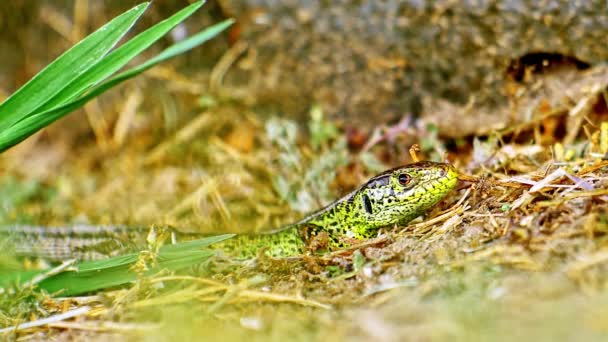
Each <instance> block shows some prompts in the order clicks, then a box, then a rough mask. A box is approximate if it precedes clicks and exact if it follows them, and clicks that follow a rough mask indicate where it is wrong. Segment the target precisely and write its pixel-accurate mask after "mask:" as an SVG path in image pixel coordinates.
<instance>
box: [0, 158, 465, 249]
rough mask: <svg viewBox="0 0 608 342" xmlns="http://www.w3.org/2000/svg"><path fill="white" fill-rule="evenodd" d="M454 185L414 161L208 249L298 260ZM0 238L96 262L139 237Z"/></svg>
mask: <svg viewBox="0 0 608 342" xmlns="http://www.w3.org/2000/svg"><path fill="white" fill-rule="evenodd" d="M457 181H458V173H457V171H456V169H455V168H454V167H453V166H451V165H450V164H445V163H434V162H418V163H414V164H409V165H405V166H401V167H397V168H395V169H392V170H388V171H385V172H383V173H381V174H379V175H377V176H375V177H373V178H371V179H370V180H369V181H367V182H366V183H365V184H363V185H362V186H361V187H359V188H358V189H356V190H355V191H353V192H351V193H349V194H348V195H346V196H344V197H342V198H340V199H338V200H337V201H335V202H333V203H331V204H329V205H328V206H326V207H324V208H323V209H320V210H318V211H316V212H314V213H312V214H310V215H308V216H306V217H304V218H303V219H302V220H300V221H298V222H296V223H293V224H290V225H287V226H284V227H282V228H279V229H276V230H274V231H269V232H265V233H259V234H243V235H238V236H236V237H234V238H232V239H228V240H226V241H222V242H219V243H217V244H214V245H212V246H211V247H212V248H214V249H219V250H222V251H223V252H224V253H225V254H227V255H229V256H233V257H235V258H240V259H243V258H252V257H255V256H257V255H258V254H259V253H260V251H262V250H265V251H266V253H267V254H268V255H269V256H272V257H290V256H296V255H301V254H305V253H306V252H307V251H309V250H311V249H313V248H312V246H313V245H319V244H320V246H316V248H315V249H323V250H336V249H341V248H345V247H348V246H350V245H352V244H354V243H357V242H358V241H362V240H366V239H369V238H372V237H374V236H376V235H377V233H378V230H379V229H380V228H384V227H392V226H396V225H405V224H406V223H408V222H409V221H411V220H412V219H414V218H416V217H417V216H420V215H421V214H422V213H424V212H425V211H426V210H428V209H429V208H431V207H432V206H433V205H435V204H436V203H438V202H439V201H441V200H442V199H443V198H444V197H445V196H446V195H447V194H448V193H449V192H450V191H451V190H452V189H453V188H454V187H455V186H456V183H457ZM19 230H21V233H22V234H21V235H22V236H19V233H20V232H19ZM96 231H97V232H99V233H101V235H99V234H96ZM7 233H8V234H7ZM11 233H12V234H11ZM3 234H4V235H9V236H10V235H12V241H13V242H14V244H15V246H16V251H17V253H18V254H22V255H29V256H32V255H36V254H39V255H40V256H41V257H47V258H50V259H56V260H57V259H65V258H68V257H70V256H71V255H70V254H71V252H75V251H79V252H84V253H75V254H78V255H79V256H81V257H82V256H85V257H87V258H91V257H94V258H99V257H100V255H99V254H102V255H103V254H104V253H99V251H101V250H102V249H106V250H107V249H113V250H112V251H110V253H106V254H108V255H115V254H116V253H115V252H117V251H118V250H119V249H120V247H124V246H125V245H133V244H136V243H135V241H136V240H137V239H140V240H141V235H142V232H141V231H134V230H132V229H130V228H128V227H106V228H101V229H100V227H94V226H79V227H78V226H77V227H73V228H71V230H69V229H68V230H67V231H66V230H65V229H61V228H50V229H47V228H43V227H29V226H23V227H21V228H19V227H15V228H13V229H11V228H10V227H9V228H7V227H0V235H3ZM199 237H200V236H199ZM123 240H124V241H123ZM45 241H47V242H45ZM48 241H52V243H49V242H48ZM62 241H63V246H62ZM313 241H314V242H315V243H313ZM319 241H321V243H319ZM101 246H103V248H101ZM131 247H132V246H131ZM85 253H87V254H85ZM72 257H73V256H72Z"/></svg>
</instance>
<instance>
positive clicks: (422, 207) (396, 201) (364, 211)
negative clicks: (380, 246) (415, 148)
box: [352, 162, 458, 234]
mask: <svg viewBox="0 0 608 342" xmlns="http://www.w3.org/2000/svg"><path fill="white" fill-rule="evenodd" d="M457 182H458V172H457V171H456V169H455V168H454V167H453V166H452V165H450V164H446V163H434V162H418V163H414V164H408V165H404V166H400V167H397V168H394V169H392V170H388V171H385V172H383V173H381V174H379V175H377V176H375V177H373V178H371V179H370V180H369V181H368V182H367V183H365V185H363V186H362V187H361V189H360V190H359V191H358V192H357V193H356V194H355V195H354V196H353V198H352V200H353V201H354V204H355V205H356V207H357V209H358V212H359V213H361V215H362V216H363V219H364V220H365V222H366V224H365V226H366V229H367V230H369V229H375V228H381V227H387V226H391V225H395V224H405V223H407V222H409V221H411V220H412V219H414V218H416V217H417V216H420V215H421V214H422V213H423V212H424V211H426V210H427V209H429V208H431V207H432V206H433V205H435V204H437V202H439V201H441V200H442V199H443V198H444V197H445V196H446V195H447V194H448V193H449V192H450V191H451V190H452V189H454V187H455V186H456V183H457ZM360 233H362V234H365V233H368V232H360Z"/></svg>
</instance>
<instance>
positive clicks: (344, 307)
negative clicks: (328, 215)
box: [0, 2, 608, 341]
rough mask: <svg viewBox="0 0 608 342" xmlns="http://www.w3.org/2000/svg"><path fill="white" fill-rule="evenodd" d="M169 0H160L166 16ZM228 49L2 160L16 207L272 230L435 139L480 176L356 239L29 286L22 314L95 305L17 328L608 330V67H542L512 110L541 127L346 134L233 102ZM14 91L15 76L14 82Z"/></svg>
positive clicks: (63, 335) (40, 215) (405, 336)
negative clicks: (64, 287) (66, 293)
mask: <svg viewBox="0 0 608 342" xmlns="http://www.w3.org/2000/svg"><path fill="white" fill-rule="evenodd" d="M83 3H86V2H83ZM57 8H61V6H57ZM57 8H55V10H56V11H57V12H56V13H55V14H57V15H58V16H59V17H53V16H50V17H49V18H47V21H45V22H44V24H46V25H48V27H50V28H51V30H55V31H56V34H53V37H52V39H50V40H49V41H51V42H55V43H53V44H55V45H63V44H68V43H66V41H68V42H70V43H71V42H73V41H72V40H71V39H72V38H71V36H66V32H62V31H61V30H60V29H59V27H61V26H60V24H61V20H62V17H61V15H63V16H64V17H63V19H65V20H71V19H69V18H71V17H70V14H69V12H65V11H64V12H61V10H59V9H57ZM156 11H158V12H156ZM160 11H162V9H161V8H152V13H153V14H152V15H151V16H152V17H154V16H156V15H159V14H158V13H159V12H160ZM51 13H53V12H51ZM62 13H63V14H62ZM76 13H77V11H76ZM75 27H76V29H74V30H76V31H77V29H78V28H79V26H75ZM32 30H33V31H35V30H36V29H35V28H32ZM3 34H4V33H3ZM57 42H62V43H57ZM68 45H69V44H68ZM53 46H54V45H53ZM221 47H222V43H221V42H218V43H216V44H215V45H212V47H210V49H217V50H218V51H220V50H222V49H221ZM205 48H206V47H203V49H205ZM60 49H61V48H59V47H56V48H54V49H52V50H53V51H59V50H60ZM211 51H213V50H211ZM227 51H228V52H227V54H228V55H227V54H224V55H223V57H221V58H220V59H219V62H218V63H209V65H194V66H193V65H192V64H189V63H188V61H187V59H188V57H184V58H181V59H178V60H176V61H175V62H174V63H172V64H167V65H165V66H163V67H159V68H155V69H154V70H151V71H150V72H148V73H147V74H145V75H144V76H143V77H140V78H139V79H137V80H135V81H133V82H130V83H128V84H127V85H125V86H123V87H121V88H120V89H117V90H115V91H113V92H111V93H110V94H108V95H106V96H104V97H102V98H101V99H99V101H95V102H92V103H90V104H89V105H87V107H86V108H85V109H84V110H82V111H80V112H78V113H74V114H73V115H72V116H70V117H68V118H66V119H64V120H62V121H60V122H58V123H56V124H55V125H53V126H52V127H50V128H49V129H46V130H45V131H43V132H41V133H39V134H37V135H36V136H33V137H31V138H30V139H28V140H27V141H25V142H23V143H22V144H20V145H19V146H17V147H15V148H13V149H12V150H10V151H8V152H7V153H5V154H3V155H2V158H1V159H0V169H1V170H2V174H1V176H0V184H1V185H2V189H4V190H3V191H4V194H3V197H4V198H3V199H2V211H1V215H2V217H1V218H2V221H3V222H5V223H6V222H15V221H19V222H33V223H36V224H40V225H62V224H66V223H70V222H90V223H104V224H106V223H113V224H114V223H124V224H148V225H151V224H159V225H171V226H174V227H177V228H178V229H186V230H189V231H192V230H195V231H205V232H212V231H213V232H243V231H256V230H261V229H266V228H272V227H276V226H279V225H280V224H281V223H285V222H289V221H292V220H294V219H297V218H298V217H300V216H301V215H302V214H303V213H305V212H308V211H310V210H313V209H315V208H316V207H318V206H320V205H323V204H326V203H328V201H330V200H331V199H333V198H335V197H337V196H339V195H341V194H343V193H346V192H347V191H348V190H350V189H352V188H354V187H356V186H357V185H358V184H360V183H361V182H362V181H364V180H365V179H366V178H367V177H369V176H370V175H373V174H374V173H375V172H377V171H379V170H381V169H383V168H388V167H391V166H395V165H398V164H402V163H406V162H409V161H410V160H409V155H408V153H407V151H408V149H409V147H410V146H409V145H410V144H412V143H418V144H420V145H421V146H422V152H421V155H420V157H422V158H428V159H435V160H441V159H446V158H447V159H449V160H450V161H451V162H452V163H454V165H455V166H456V167H457V168H458V169H459V170H460V171H461V172H462V174H463V175H464V177H463V180H462V182H461V186H459V188H458V190H457V191H454V192H453V193H452V194H451V195H449V196H448V197H447V198H446V199H445V200H444V201H443V202H442V203H441V204H440V205H439V206H438V207H437V208H435V209H434V210H433V211H432V212H431V213H429V214H428V215H427V217H425V218H424V219H420V220H418V221H415V222H413V223H412V224H411V225H410V226H408V227H400V228H399V229H396V230H391V231H386V232H384V235H382V236H381V237H380V238H379V239H378V240H375V241H371V242H370V243H368V244H366V245H364V246H361V247H360V248H359V249H358V250H357V251H346V252H344V253H335V254H332V255H329V256H326V257H324V258H302V259H298V260H287V261H284V260H283V261H277V260H266V259H261V260H259V261H258V262H256V263H247V264H244V265H243V264H234V263H232V262H231V261H229V260H216V261H214V262H213V263H212V264H211V265H207V267H205V268H202V267H201V268H197V269H192V270H189V271H188V272H186V274H179V275H176V274H169V273H163V274H159V275H157V276H154V277H151V278H142V279H141V280H139V281H138V282H137V283H136V284H134V285H133V286H132V287H129V288H124V289H118V290H113V291H106V292H103V293H96V294H92V295H90V296H86V297H78V298H52V297H51V296H48V295H46V294H32V293H31V292H28V291H29V290H26V289H24V290H23V292H18V293H17V294H18V295H22V297H18V296H17V295H15V294H13V295H11V297H9V298H3V299H2V302H1V303H0V305H2V306H1V307H0V310H2V311H0V324H2V325H3V326H10V325H13V324H17V323H23V322H24V321H36V320H38V319H42V318H44V317H48V316H51V315H53V314H57V313H74V314H75V316H76V317H75V318H68V319H65V320H58V321H54V322H50V323H48V324H44V325H42V326H41V327H36V328H32V329H25V330H22V331H21V332H19V333H17V334H11V335H7V336H9V338H23V339H30V338H31V339H33V340H43V339H48V338H55V339H58V340H70V339H77V338H87V339H92V340H107V339H110V338H112V339H115V340H121V339H124V340H130V339H135V338H145V339H148V340H169V339H178V338H180V339H185V338H190V339H191V338H194V337H196V338H199V339H212V338H214V339H219V338H222V339H228V340H242V339H245V338H247V339H251V340H286V339H289V340H342V339H350V340H370V339H378V340H386V341H402V340H447V339H450V340H463V341H465V340H466V341H470V340H488V339H491V340H515V339H520V338H521V339H526V340H574V339H577V340H579V339H580V340H600V339H602V338H606V337H607V336H608V323H607V322H608V309H607V308H608V276H607V275H608V273H607V272H608V212H607V211H608V206H607V202H608V190H606V189H608V161H606V155H607V152H608V115H607V114H608V110H607V106H606V103H607V99H608V90H607V88H606V74H607V73H606V70H605V68H604V67H602V66H596V67H594V68H592V69H591V70H587V71H580V70H576V71H572V70H568V71H566V74H567V75H569V76H568V77H572V78H568V80H572V81H569V82H568V83H567V84H564V83H563V81H564V77H565V76H563V75H564V74H563V73H562V72H564V71H563V70H559V71H558V72H560V74H558V75H559V76H555V74H549V75H546V77H545V76H538V75H534V76H532V75H530V78H529V79H527V80H526V83H514V84H513V85H512V88H511V89H510V91H511V93H512V94H514V95H513V97H512V98H511V99H510V100H513V101H511V102H510V103H509V105H505V107H504V108H503V110H504V111H508V110H510V111H512V114H513V116H516V117H518V118H522V117H526V120H525V121H523V122H522V123H520V124H518V125H511V126H509V127H505V128H503V129H501V130H499V131H496V132H494V134H489V135H486V136H482V137H480V136H470V135H463V136H459V137H457V138H450V139H448V138H446V135H449V136H451V137H454V136H457V134H453V133H454V132H449V134H442V132H441V130H440V131H437V126H434V125H427V124H423V123H422V121H417V120H416V119H415V118H413V117H410V118H407V117H406V119H404V120H402V121H401V122H400V123H399V124H395V125H389V124H386V123H379V124H378V125H377V126H375V127H360V128H359V129H358V130H353V129H352V128H349V129H348V130H347V129H345V128H343V126H341V125H338V124H335V123H332V122H330V121H329V120H327V119H326V118H325V117H324V116H323V108H322V107H317V106H315V104H314V103H310V104H309V107H310V108H311V110H310V115H309V116H308V117H307V118H306V120H303V121H299V122H296V121H292V120H289V119H287V118H285V116H284V115H281V113H274V112H271V111H268V112H266V111H264V109H263V108H260V107H254V106H250V105H249V104H248V103H247V102H246V101H243V102H239V101H236V102H235V101H233V100H232V99H228V100H226V99H224V98H222V96H220V95H219V94H223V93H226V92H230V88H223V85H222V84H221V75H222V73H223V72H225V71H226V70H225V68H230V67H231V62H230V59H231V58H232V57H231V56H230V55H229V54H230V53H232V52H234V49H230V50H227ZM230 51H232V52H230ZM23 53H24V54H26V59H27V60H34V61H37V63H42V64H43V62H45V61H43V62H40V59H41V57H36V55H28V54H29V53H31V54H35V53H36V52H27V51H26V52H23ZM210 54H212V52H210ZM218 56H219V54H218ZM222 63H224V64H222ZM203 64H204V63H203ZM253 67H254V70H255V66H253ZM28 68H30V69H33V70H35V69H37V67H36V66H31V65H28ZM0 71H1V72H0V73H2V74H3V75H12V76H3V77H5V78H11V79H21V78H22V77H21V76H23V75H22V73H23V70H12V69H7V68H2V69H1V70H0ZM552 72H553V71H552ZM13 73H14V74H13ZM25 74H27V75H28V76H29V75H30V74H31V72H29V71H27V72H25ZM543 77H545V78H543ZM25 78H27V77H25ZM218 80H219V81H218ZM15 82H16V83H18V82H17V81H15ZM556 82H562V83H556ZM218 87H220V88H221V91H220V90H218ZM12 90H14V87H8V86H2V88H0V92H1V93H2V94H9V93H10V92H11V91H12ZM444 109H445V108H444ZM470 110H471V111H474V108H471V109H470ZM438 113H441V114H442V115H443V118H444V119H446V120H447V119H448V117H447V115H451V114H450V112H449V108H447V109H446V111H444V112H438ZM287 116H290V117H293V116H291V115H287ZM429 117H432V116H429ZM449 119H451V120H460V119H459V118H458V117H453V116H452V117H449ZM462 120H465V119H462ZM480 125H481V124H480ZM483 126H485V127H487V124H486V123H484V124H483ZM3 258H4V259H6V260H4V259H3V260H0V262H4V263H5V264H7V265H12V267H20V266H19V265H20V261H17V260H14V259H12V258H10V257H8V256H7V257H3ZM17 297H18V298H17ZM9 306H10V309H7V307H9Z"/></svg>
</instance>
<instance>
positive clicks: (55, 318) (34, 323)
mask: <svg viewBox="0 0 608 342" xmlns="http://www.w3.org/2000/svg"><path fill="white" fill-rule="evenodd" d="M89 310H91V307H89V306H83V307H80V308H77V309H74V310H70V311H68V312H64V313H62V314H58V315H53V316H50V317H47V318H43V319H39V320H36V321H32V322H27V323H23V324H21V325H14V326H12V327H8V328H4V329H0V334H6V333H10V332H14V331H18V330H25V329H31V328H36V327H41V326H44V325H48V324H51V323H55V322H60V321H63V320H66V319H70V318H74V317H77V316H80V315H83V314H85V313H87V312H89Z"/></svg>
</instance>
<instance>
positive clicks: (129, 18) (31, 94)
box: [0, 3, 148, 131]
mask: <svg viewBox="0 0 608 342" xmlns="http://www.w3.org/2000/svg"><path fill="white" fill-rule="evenodd" d="M147 7H148V3H142V4H140V5H138V6H136V7H134V8H132V9H131V10H129V11H127V12H125V13H123V14H121V15H120V16H118V17H116V18H114V19H113V20H112V21H110V22H109V23H107V24H106V25H104V26H102V27H101V28H100V29H98V30H97V31H95V32H93V33H92V34H91V35H89V36H87V37H86V38H85V39H83V40H82V41H80V42H79V43H78V44H76V45H74V46H73V47H72V48H70V49H69V50H68V51H66V52H65V53H64V54H63V55H61V56H60V57H59V58H57V59H56V60H55V61H53V62H52V63H51V64H49V65H48V66H47V67H46V68H44V69H43V70H42V71H40V72H39V73H38V74H36V75H35V76H34V77H33V78H32V79H31V80H30V81H28V82H27V83H26V84H25V85H24V86H23V87H21V88H19V90H17V91H16V92H15V93H14V94H13V95H11V96H10V97H9V98H8V99H6V101H4V102H3V103H2V104H0V131H5V130H7V129H8V128H9V127H10V126H11V125H13V124H14V123H16V122H18V121H19V120H22V119H23V118H25V117H27V116H28V115H29V114H30V113H32V112H33V111H35V110H36V109H37V108H40V106H42V105H44V103H46V102H47V101H48V100H49V99H50V98H52V97H53V96H55V95H56V94H58V93H60V92H61V91H62V90H63V89H64V88H65V87H66V86H68V85H69V84H70V83H71V82H73V81H74V80H75V79H77V78H78V77H80V76H81V75H82V74H84V73H85V72H86V71H87V70H89V69H90V68H91V67H92V66H94V65H95V64H97V63H98V62H99V60H100V59H102V58H103V57H104V56H105V55H106V54H107V53H108V51H109V50H110V49H112V48H113V47H114V46H115V45H116V43H117V42H118V41H119V40H120V39H121V38H122V37H123V36H124V35H125V34H126V33H127V32H128V31H129V29H130V28H131V27H132V26H133V24H135V22H136V21H137V19H139V17H140V16H141V15H142V14H143V13H144V11H145V10H146V8H147Z"/></svg>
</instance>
